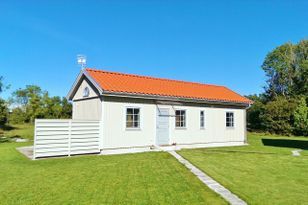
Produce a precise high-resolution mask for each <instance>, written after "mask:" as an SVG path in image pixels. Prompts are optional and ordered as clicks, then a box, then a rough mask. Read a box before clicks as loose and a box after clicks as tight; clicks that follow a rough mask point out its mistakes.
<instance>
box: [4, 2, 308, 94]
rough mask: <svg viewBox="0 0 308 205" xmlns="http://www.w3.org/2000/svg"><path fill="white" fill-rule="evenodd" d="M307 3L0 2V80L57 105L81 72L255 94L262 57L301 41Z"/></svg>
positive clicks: (307, 27)
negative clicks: (35, 90) (80, 59)
mask: <svg viewBox="0 0 308 205" xmlns="http://www.w3.org/2000/svg"><path fill="white" fill-rule="evenodd" d="M307 8H308V1H278V0H277V1H244V0H243V1H159V0H156V1H151V0H149V1H143V0H140V1H128V0H125V1H94V0H89V1H86V0H84V1H77V0H74V1H68V0H67V1H55V0H54V1H38V0H37V1H31V0H28V1H21V0H20V1H14V0H10V1H3V0H0V25H1V27H0V41H1V42H0V60H1V62H0V75H2V76H4V78H5V82H6V83H8V84H11V88H10V90H7V91H6V92H5V93H2V97H4V98H7V97H8V96H9V95H10V93H11V92H12V91H14V90H16V89H17V88H22V87H24V86H25V85H29V84H36V85H39V86H41V87H42V88H43V89H44V90H48V91H49V93H50V94H51V95H59V96H65V95H66V94H67V92H68V90H69V89H70V87H71V85H72V83H73V82H74V80H75V78H76V76H77V74H78V73H79V71H80V68H79V67H78V66H77V63H76V55H77V54H85V55H87V59H88V63H87V65H88V67H92V68H101V69H105V70H112V71H118V72H126V73H134V74H141V75H150V76H156V77H165V78H172V79H179V80H187V81H196V82H202V83H210V84H218V85H225V86H228V87H229V88H231V89H233V90H235V91H236V92H239V93H240V94H252V93H260V92H262V91H263V89H262V87H263V86H264V85H265V76H264V73H263V71H262V70H261V68H260V66H261V64H262V62H263V59H264V57H265V56H266V54H267V53H268V52H269V51H271V50H272V49H274V48H275V47H276V46H278V45H280V44H283V43H285V42H293V43H296V42H298V41H299V40H301V39H304V38H307V37H308V12H307Z"/></svg>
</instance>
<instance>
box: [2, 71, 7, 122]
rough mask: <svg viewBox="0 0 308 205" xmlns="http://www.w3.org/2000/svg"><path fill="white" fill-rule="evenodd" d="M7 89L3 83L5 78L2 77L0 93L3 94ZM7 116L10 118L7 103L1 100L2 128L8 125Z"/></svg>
mask: <svg viewBox="0 0 308 205" xmlns="http://www.w3.org/2000/svg"><path fill="white" fill-rule="evenodd" d="M6 87H7V86H5V85H4V83H3V77H2V76H0V93H2V92H3V90H4V89H5V88H6ZM7 116H8V107H7V103H6V102H5V100H3V99H1V98H0V127H2V126H3V125H4V124H5V123H6V121H7Z"/></svg>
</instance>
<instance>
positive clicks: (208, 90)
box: [67, 69, 252, 150]
mask: <svg viewBox="0 0 308 205" xmlns="http://www.w3.org/2000/svg"><path fill="white" fill-rule="evenodd" d="M67 98H68V99H69V100H71V101H72V103H73V120H79V119H80V120H100V121H101V123H102V131H101V135H100V149H101V150H109V149H119V148H132V147H135V148H138V147H140V148H142V147H150V146H164V145H177V146H183V147H185V146H192V145H194V146H197V147H198V146H231V145H243V144H244V143H245V141H246V109H247V108H248V107H249V106H250V104H251V103H252V101H250V100H249V99H247V98H245V97H242V96H241V95H239V94H237V93H235V92H233V91H232V90H230V89H228V88H226V87H224V86H216V85H207V84H200V83H192V82H184V81H177V80H169V79H161V78H153V77H146V76H139V75H131V74H123V73H115V72H109V71H102V70H95V69H84V70H82V71H81V72H80V74H79V76H78V77H77V79H76V81H75V83H74V85H73V86H72V88H71V90H70V91H69V93H68V96H67Z"/></svg>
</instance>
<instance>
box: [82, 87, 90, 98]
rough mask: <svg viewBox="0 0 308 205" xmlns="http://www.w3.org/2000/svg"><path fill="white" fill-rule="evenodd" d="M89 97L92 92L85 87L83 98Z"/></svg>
mask: <svg viewBox="0 0 308 205" xmlns="http://www.w3.org/2000/svg"><path fill="white" fill-rule="evenodd" d="M89 95H90V90H89V88H88V87H85V88H84V89H83V95H82V96H83V97H89Z"/></svg>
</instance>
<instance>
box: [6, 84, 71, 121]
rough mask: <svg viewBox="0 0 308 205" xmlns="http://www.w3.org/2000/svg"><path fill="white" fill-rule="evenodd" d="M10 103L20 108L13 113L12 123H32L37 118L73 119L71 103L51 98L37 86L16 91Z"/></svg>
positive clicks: (58, 98)
mask: <svg viewBox="0 0 308 205" xmlns="http://www.w3.org/2000/svg"><path fill="white" fill-rule="evenodd" d="M10 101H11V103H12V104H15V106H17V107H18V108H19V109H16V110H14V111H13V113H12V117H11V118H12V120H11V121H15V122H20V121H21V120H24V122H31V123H32V122H34V120H35V118H56V119H57V118H71V113H72V106H71V103H69V102H68V101H67V100H66V99H65V98H62V99H61V98H60V97H58V96H55V97H50V96H49V94H48V92H46V91H42V89H41V88H40V87H38V86H35V85H28V86H26V88H25V89H18V90H16V91H15V92H14V93H13V97H12V98H11V100H10ZM17 115H21V117H18V116H17Z"/></svg>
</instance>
